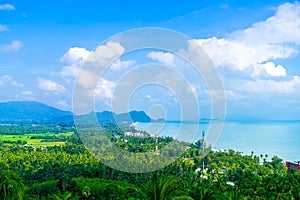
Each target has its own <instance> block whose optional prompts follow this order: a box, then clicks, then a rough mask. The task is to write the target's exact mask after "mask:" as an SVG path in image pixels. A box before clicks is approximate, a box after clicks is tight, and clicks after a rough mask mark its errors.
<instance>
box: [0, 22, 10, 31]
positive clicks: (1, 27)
mask: <svg viewBox="0 0 300 200" xmlns="http://www.w3.org/2000/svg"><path fill="white" fill-rule="evenodd" d="M1 31H8V28H7V26H6V25H2V24H0V32H1Z"/></svg>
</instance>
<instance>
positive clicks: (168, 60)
mask: <svg viewBox="0 0 300 200" xmlns="http://www.w3.org/2000/svg"><path fill="white" fill-rule="evenodd" d="M147 57H148V58H151V59H152V60H155V61H158V62H160V63H161V64H164V65H168V66H174V56H173V54H171V53H169V52H167V53H164V52H154V51H153V52H150V53H148V54H147Z"/></svg>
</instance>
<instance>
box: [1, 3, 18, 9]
mask: <svg viewBox="0 0 300 200" xmlns="http://www.w3.org/2000/svg"><path fill="white" fill-rule="evenodd" d="M0 10H7V11H11V10H15V7H14V6H13V5H11V4H2V5H0Z"/></svg>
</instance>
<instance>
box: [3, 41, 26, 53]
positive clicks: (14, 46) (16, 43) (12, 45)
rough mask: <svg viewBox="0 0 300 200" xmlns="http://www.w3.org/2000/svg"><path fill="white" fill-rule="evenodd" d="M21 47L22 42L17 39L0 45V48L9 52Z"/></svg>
mask: <svg viewBox="0 0 300 200" xmlns="http://www.w3.org/2000/svg"><path fill="white" fill-rule="evenodd" d="M22 47H23V43H22V42H20V41H17V40H14V41H12V42H11V43H10V44H7V45H0V50H2V51H6V52H11V51H18V50H20V49H21V48H22Z"/></svg>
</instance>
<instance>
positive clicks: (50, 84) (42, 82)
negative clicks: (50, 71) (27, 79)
mask: <svg viewBox="0 0 300 200" xmlns="http://www.w3.org/2000/svg"><path fill="white" fill-rule="evenodd" d="M38 87H39V88H40V89H41V90H44V91H46V92H53V93H54V94H56V95H58V94H62V93H64V92H65V91H66V89H65V87H64V86H62V85H60V84H58V83H56V82H54V81H51V80H47V79H42V78H39V79H38Z"/></svg>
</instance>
